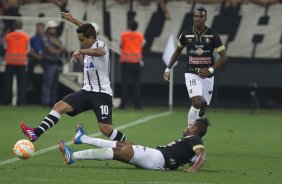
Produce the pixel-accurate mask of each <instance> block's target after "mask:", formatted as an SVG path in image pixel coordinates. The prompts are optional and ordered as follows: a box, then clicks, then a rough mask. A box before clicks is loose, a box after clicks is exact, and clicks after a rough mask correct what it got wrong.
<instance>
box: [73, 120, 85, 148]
mask: <svg viewBox="0 0 282 184" xmlns="http://www.w3.org/2000/svg"><path fill="white" fill-rule="evenodd" d="M75 132H76V134H75V136H74V138H73V143H74V144H82V141H81V137H82V136H83V135H86V132H85V130H84V129H83V125H82V123H79V124H77V125H76V128H75Z"/></svg>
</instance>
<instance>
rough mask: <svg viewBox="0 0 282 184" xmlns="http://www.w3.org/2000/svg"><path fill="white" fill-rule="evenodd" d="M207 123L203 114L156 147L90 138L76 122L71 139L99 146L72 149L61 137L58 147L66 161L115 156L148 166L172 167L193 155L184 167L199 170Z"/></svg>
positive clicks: (175, 167) (103, 158)
mask: <svg viewBox="0 0 282 184" xmlns="http://www.w3.org/2000/svg"><path fill="white" fill-rule="evenodd" d="M208 125H209V122H208V120H207V119H206V118H198V119H196V120H195V121H193V122H192V123H191V125H190V126H189V127H187V128H185V129H184V131H183V137H182V138H180V139H178V140H176V141H173V142H171V143H169V144H166V145H164V146H158V147H157V148H149V147H145V146H141V145H135V144H133V143H130V142H127V141H109V140H104V139H99V138H91V137H89V136H87V135H86V134H85V131H84V130H83V128H82V126H78V128H77V130H76V132H77V133H76V135H75V137H74V143H76V144H82V143H85V144H89V145H93V146H97V147H100V148H99V149H89V150H83V151H78V152H74V151H73V150H71V149H70V148H69V147H67V146H66V145H65V144H64V142H63V141H62V140H61V141H60V142H59V144H60V147H59V148H60V151H61V152H62V154H63V158H64V160H65V163H66V164H68V165H69V164H72V163H74V162H75V161H78V160H118V161H121V162H124V163H128V164H132V165H135V166H136V167H139V168H143V169H151V170H165V169H171V170H175V169H177V168H178V167H179V166H182V165H184V164H187V163H189V161H190V159H191V158H192V157H194V156H195V155H196V156H197V160H196V162H195V163H194V164H193V165H192V167H190V168H187V169H186V171H187V172H189V173H194V172H197V171H199V169H200V168H201V167H202V166H203V164H204V163H205V160H206V152H205V147H204V146H203V141H202V137H203V136H204V135H205V134H206V132H207V127H208Z"/></svg>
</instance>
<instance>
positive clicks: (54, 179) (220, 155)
mask: <svg viewBox="0 0 282 184" xmlns="http://www.w3.org/2000/svg"><path fill="white" fill-rule="evenodd" d="M187 110H188V109H187V108H184V107H183V108H182V107H179V108H175V109H174V111H173V112H172V113H167V114H160V113H164V112H167V108H166V107H146V108H144V110H142V111H135V110H126V111H122V110H118V109H114V114H113V121H114V126H115V127H120V128H121V129H122V132H124V133H125V134H126V136H127V138H128V139H129V140H131V141H133V142H135V143H138V144H142V145H146V146H149V147H155V146H157V145H160V144H165V143H168V142H169V141H171V140H174V139H178V138H179V137H180V136H181V133H182V130H183V128H184V126H185V125H186V117H187ZM49 111H50V109H48V108H42V107H40V106H27V107H11V106H5V107H4V106H0V117H1V119H0V125H1V129H0V140H1V147H0V183H1V184H2V183H3V184H6V183H52V184H53V183H60V184H61V183H123V184H127V183H132V184H148V183H153V184H159V183H165V184H166V183H175V184H184V183H193V184H196V183H234V184H235V183H236V184H238V183H241V184H243V183H263V184H267V183H281V181H282V168H281V165H282V144H281V142H282V133H281V130H282V120H281V119H282V115H281V112H280V111H278V110H277V111H270V110H264V111H260V112H259V113H257V114H251V113H250V111H249V110H223V109H218V110H214V109H209V111H208V112H207V114H206V115H207V117H208V118H209V119H210V121H211V124H212V125H211V126H210V127H209V130H208V133H207V135H206V136H205V137H204V144H205V146H206V150H207V162H206V164H205V166H204V167H203V168H202V170H201V171H200V172H199V173H196V174H188V173H185V172H183V169H184V168H186V167H188V166H184V167H181V168H179V169H178V170H176V171H148V170H142V169H136V168H135V167H134V166H131V165H127V164H123V163H119V162H117V161H81V162H76V163H74V164H73V165H70V166H66V165H64V163H63V160H62V156H61V153H60V152H59V151H58V148H57V142H58V139H59V138H62V139H63V140H65V141H66V142H68V141H70V140H71V139H72V137H73V136H74V127H75V125H76V124H77V123H78V122H83V123H84V126H85V128H86V130H87V132H88V134H93V133H97V132H99V130H98V126H97V123H96V118H95V117H94V115H93V113H92V112H86V113H83V114H81V115H79V116H77V117H73V118H71V117H68V116H63V117H62V119H61V120H60V122H59V123H58V124H57V125H56V127H55V128H53V129H51V130H49V131H48V132H47V133H46V134H45V135H43V136H42V137H40V139H39V140H38V141H37V142H35V143H34V146H35V148H36V150H37V153H39V154H37V155H35V156H34V157H33V158H31V159H29V160H11V159H13V158H15V157H14V155H13V152H12V148H13V145H14V144H15V142H16V141H17V140H19V139H23V138H25V137H24V136H23V134H22V133H21V131H20V128H19V122H20V121H22V120H24V121H26V123H28V124H29V125H32V126H36V125H38V123H39V122H40V121H41V120H42V118H43V117H44V116H45V115H46V114H47V113H48V112H49ZM155 115H159V117H157V116H155ZM137 120H138V121H137ZM129 123H131V124H130V125H131V126H128V124H129ZM123 125H125V126H123ZM100 137H103V138H105V137H104V136H100ZM50 147H51V148H50ZM70 147H71V148H72V149H74V150H81V149H88V148H91V147H90V146H87V145H70ZM46 148H47V150H46ZM42 150H43V151H42Z"/></svg>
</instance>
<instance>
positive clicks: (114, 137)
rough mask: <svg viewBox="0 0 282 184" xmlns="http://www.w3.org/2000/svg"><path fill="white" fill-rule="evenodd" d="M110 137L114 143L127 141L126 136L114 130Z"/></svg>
mask: <svg viewBox="0 0 282 184" xmlns="http://www.w3.org/2000/svg"><path fill="white" fill-rule="evenodd" d="M108 137H109V139H110V140H112V141H125V140H126V137H125V136H124V134H123V133H122V132H120V131H118V130H116V129H113V130H112V132H111V133H110V135H109V136H108Z"/></svg>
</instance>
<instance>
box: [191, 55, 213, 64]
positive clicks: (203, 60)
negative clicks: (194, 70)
mask: <svg viewBox="0 0 282 184" xmlns="http://www.w3.org/2000/svg"><path fill="white" fill-rule="evenodd" d="M211 60H212V59H211V57H203V56H202V57H192V56H189V64H194V65H199V64H211Z"/></svg>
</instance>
